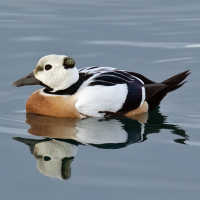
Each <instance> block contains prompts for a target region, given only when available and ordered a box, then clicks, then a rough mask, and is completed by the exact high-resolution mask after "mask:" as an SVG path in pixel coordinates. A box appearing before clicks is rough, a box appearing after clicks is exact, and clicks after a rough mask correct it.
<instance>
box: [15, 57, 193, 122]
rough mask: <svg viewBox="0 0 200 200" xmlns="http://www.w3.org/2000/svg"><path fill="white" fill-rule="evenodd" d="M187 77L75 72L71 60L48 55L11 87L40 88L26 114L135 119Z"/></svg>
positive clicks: (109, 70)
mask: <svg viewBox="0 0 200 200" xmlns="http://www.w3.org/2000/svg"><path fill="white" fill-rule="evenodd" d="M189 74H190V71H189V70H187V71H184V72H182V73H179V74H177V75H175V76H172V77H171V78H168V79H166V80H164V81H162V82H161V83H157V82H154V81H152V80H150V79H148V78H146V77H145V76H143V75H141V74H139V73H136V72H130V71H126V70H118V69H116V68H113V67H101V66H91V67H85V68H81V69H79V70H78V69H77V68H76V63H75V61H74V59H73V58H71V57H70V56H66V55H56V54H50V55H46V56H44V57H42V58H41V59H40V60H39V62H38V63H37V65H36V68H35V69H34V70H33V72H31V73H30V74H28V75H27V76H25V77H23V78H21V79H19V80H17V81H15V82H14V83H13V86H16V87H21V86H25V85H41V86H43V88H42V89H39V90H37V91H35V92H34V93H33V94H32V95H31V96H30V97H29V98H28V100H27V103H26V111H27V112H29V113H35V114H39V115H48V116H53V117H68V118H80V119H83V118H87V117H117V116H127V117H129V116H135V115H140V114H142V113H146V112H148V111H149V110H153V109H155V108H156V107H157V106H158V105H159V104H160V102H161V100H162V99H163V98H164V97H165V96H166V95H167V94H168V93H169V92H172V91H174V90H176V89H178V88H180V87H181V86H183V85H184V84H185V83H186V82H187V81H184V80H185V79H186V77H187V76H188V75H189Z"/></svg>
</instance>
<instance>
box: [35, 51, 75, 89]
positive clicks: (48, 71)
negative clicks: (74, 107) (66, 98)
mask: <svg viewBox="0 0 200 200" xmlns="http://www.w3.org/2000/svg"><path fill="white" fill-rule="evenodd" d="M34 74H35V78H36V79H38V80H39V81H41V82H42V83H43V84H45V85H47V86H49V87H50V88H52V89H53V91H52V92H56V91H58V90H64V89H67V88H68V87H70V86H71V85H73V84H74V83H76V82H77V81H78V79H79V73H78V70H77V68H76V66H75V62H74V60H73V59H72V58H71V57H69V56H65V55H53V54H52V55H47V56H44V57H42V58H41V59H40V60H39V62H38V64H37V66H36V68H35V70H34Z"/></svg>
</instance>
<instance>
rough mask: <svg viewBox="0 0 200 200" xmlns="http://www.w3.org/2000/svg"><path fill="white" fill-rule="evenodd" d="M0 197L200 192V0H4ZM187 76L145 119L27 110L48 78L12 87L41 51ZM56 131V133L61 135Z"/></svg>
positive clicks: (0, 17)
mask: <svg viewBox="0 0 200 200" xmlns="http://www.w3.org/2000/svg"><path fill="white" fill-rule="evenodd" d="M0 36H1V39H0V44H1V48H0V60H1V68H0V69H1V73H0V91H1V92H0V160H1V162H0V198H1V199H4V200H11V199H20V200H25V199H30V200H31V199H42V198H46V199H49V200H51V199H56V198H62V199H63V198H66V199H70V200H71V199H115V200H118V199H120V200H121V199H162V200H163V199H174V200H178V199H181V200H185V199H192V200H196V199H199V198H200V173H199V169H200V159H199V151H200V131H199V130H200V102H199V98H200V93H199V91H200V90H199V87H200V83H199V77H200V70H199V69H200V67H199V65H200V3H199V1H194V0H193V1H186V0H184V1H181V0H177V1H156V0H149V1H146V0H138V1H137V0H123V1H119V0H110V1H101V0H86V1H81V0H73V1H72V0H67V1H64V0H60V1H55V0H48V1H47V0H40V1H39V0H34V1H33V0H32V1H23V0H18V1H14V0H7V1H4V2H0ZM52 53H55V54H65V55H70V56H71V57H73V58H74V59H75V60H76V63H77V67H78V68H82V67H85V66H92V65H99V66H110V67H116V68H118V69H126V70H130V71H135V72H138V73H142V74H144V75H145V76H147V77H148V78H150V79H152V80H154V81H158V82H159V81H163V80H164V79H167V78H168V77H170V76H172V75H174V74H176V73H179V72H182V71H184V70H187V69H190V70H191V72H192V73H191V75H190V76H189V77H188V78H187V80H188V83H186V84H185V85H184V87H182V88H181V89H179V90H178V91H175V92H173V93H170V94H169V95H168V96H167V97H166V98H165V99H164V100H163V101H162V104H161V106H160V108H158V109H157V110H154V111H152V112H150V113H148V115H147V114H146V115H143V116H141V117H140V118H139V119H128V118H112V119H98V118H92V119H86V120H82V121H79V120H72V119H62V118H61V119H58V118H56V119H55V118H52V117H42V116H37V115H32V114H26V112H25V111H24V110H25V104H26V100H27V98H28V97H29V96H30V95H31V94H32V93H33V92H34V91H35V90H37V89H39V88H40V87H37V86H32V87H28V86H27V87H22V88H15V87H12V86H11V85H12V83H13V82H14V81H15V80H17V79H19V78H21V77H23V76H25V75H27V74H28V73H30V72H31V71H32V70H33V69H34V68H35V66H36V63H37V62H38V60H39V59H40V57H42V56H44V55H47V54H52ZM52 138H53V139H52Z"/></svg>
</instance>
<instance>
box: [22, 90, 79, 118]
mask: <svg viewBox="0 0 200 200" xmlns="http://www.w3.org/2000/svg"><path fill="white" fill-rule="evenodd" d="M75 103H76V97H75V95H71V96H70V95H62V96H59V95H48V94H45V93H44V92H43V91H42V90H38V91H36V92H34V93H33V94H32V95H31V96H30V97H29V99H28V101H27V103H26V111H27V112H30V113H35V114H40V115H49V116H54V117H70V118H81V115H80V114H79V113H78V111H77V109H76V108H75Z"/></svg>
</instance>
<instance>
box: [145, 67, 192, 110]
mask: <svg viewBox="0 0 200 200" xmlns="http://www.w3.org/2000/svg"><path fill="white" fill-rule="evenodd" d="M189 74H190V71H189V70H187V71H184V72H182V73H180V74H177V75H175V76H172V77H171V78H168V79H167V80H165V81H163V82H161V83H158V84H157V85H158V87H157V88H160V89H159V90H157V92H156V93H154V94H153V95H150V98H148V99H147V100H146V101H147V103H148V104H149V110H153V109H154V108H156V107H157V106H158V105H159V104H160V102H161V100H162V99H163V98H164V97H165V96H166V95H167V93H169V92H172V91H174V90H176V89H178V88H180V87H181V86H183V85H184V84H185V83H186V82H187V81H184V80H185V78H186V77H187V76H188V75H189ZM183 81H184V82H183ZM150 85H151V84H150ZM152 86H154V87H155V86H156V84H152ZM164 86H165V87H164ZM145 89H146V88H145ZM148 90H149V91H150V90H151V87H150V88H149V89H146V92H148ZM150 94H152V92H151V91H150Z"/></svg>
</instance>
